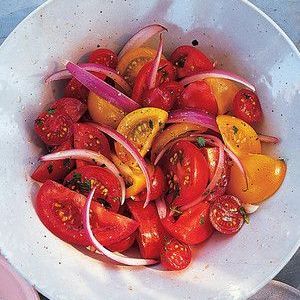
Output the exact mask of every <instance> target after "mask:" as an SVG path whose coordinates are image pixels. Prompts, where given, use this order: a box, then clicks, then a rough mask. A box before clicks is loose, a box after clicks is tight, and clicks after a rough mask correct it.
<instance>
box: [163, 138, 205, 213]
mask: <svg viewBox="0 0 300 300" xmlns="http://www.w3.org/2000/svg"><path fill="white" fill-rule="evenodd" d="M160 166H161V168H162V170H163V171H164V173H165V174H166V180H167V189H168V191H167V194H168V195H167V199H166V200H167V202H168V203H169V204H170V205H171V207H177V206H182V205H185V204H188V203H189V202H190V201H193V200H194V199H196V198H197V197H198V196H200V195H201V194H202V193H203V191H204V189H205V187H206V185H207V183H208V179H209V169H208V164H207V161H206V159H205V157H204V156H203V154H202V152H201V150H200V149H199V148H198V147H196V146H195V145H194V144H193V143H191V142H188V141H179V142H177V143H176V144H175V145H174V146H173V147H172V148H171V149H170V150H169V152H168V153H167V154H166V155H165V156H164V157H163V159H162V161H161V165H160Z"/></svg>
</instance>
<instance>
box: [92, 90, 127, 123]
mask: <svg viewBox="0 0 300 300" xmlns="http://www.w3.org/2000/svg"><path fill="white" fill-rule="evenodd" d="M87 104H88V110H89V113H90V115H91V117H92V119H93V121H95V122H97V123H101V124H105V125H108V126H111V127H113V128H117V127H118V125H119V123H120V122H121V120H122V119H123V118H124V116H125V115H126V113H125V112H124V111H122V110H121V109H119V108H118V107H116V106H114V105H112V104H110V103H109V102H107V101H106V100H105V99H103V98H101V97H99V96H97V95H96V94H94V93H90V94H89V97H88V102H87Z"/></svg>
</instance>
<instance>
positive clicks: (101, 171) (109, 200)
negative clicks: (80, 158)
mask: <svg viewBox="0 0 300 300" xmlns="http://www.w3.org/2000/svg"><path fill="white" fill-rule="evenodd" d="M64 186H66V187H68V188H69V189H71V190H74V191H76V192H78V193H81V194H83V195H85V196H87V195H88V194H89V192H90V191H91V189H92V188H93V187H94V186H97V188H96V191H95V194H94V197H93V201H94V202H98V203H100V204H101V205H103V207H105V208H106V209H108V210H109V211H113V212H117V211H118V210H119V208H120V199H121V188H120V185H119V181H118V180H117V178H116V177H115V176H114V175H113V174H112V173H111V172H110V171H108V170H107V169H105V168H102V167H98V166H91V165H86V166H82V167H80V168H77V169H75V170H73V171H72V172H71V173H70V174H69V175H68V176H67V177H66V178H65V180H64Z"/></svg>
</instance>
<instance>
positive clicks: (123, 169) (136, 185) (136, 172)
mask: <svg viewBox="0 0 300 300" xmlns="http://www.w3.org/2000/svg"><path fill="white" fill-rule="evenodd" d="M111 159H112V161H113V163H114V164H115V166H116V167H117V168H118V170H119V171H120V173H121V175H122V176H123V178H124V180H125V182H126V186H127V188H126V198H128V197H131V196H136V195H138V194H139V193H140V192H141V191H143V190H144V189H145V188H146V179H145V176H144V174H143V172H142V171H141V169H140V168H139V167H135V168H134V167H129V166H128V165H126V164H124V163H123V162H122V161H121V160H120V159H119V158H118V157H117V156H116V155H114V154H112V155H111Z"/></svg>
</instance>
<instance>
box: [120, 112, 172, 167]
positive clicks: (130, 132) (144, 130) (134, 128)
mask: <svg viewBox="0 0 300 300" xmlns="http://www.w3.org/2000/svg"><path fill="white" fill-rule="evenodd" d="M167 119H168V113H167V112H166V111H164V110H162V109H159V108H152V107H145V108H140V109H137V110H134V111H133V112H131V113H129V114H128V115H126V116H125V117H124V118H123V119H122V121H121V122H120V124H119V126H118V128H117V131H118V132H119V133H121V134H122V135H123V136H125V137H126V138H127V139H128V140H129V141H130V142H132V144H133V145H134V146H135V147H136V148H137V149H138V151H139V152H140V154H141V155H142V156H145V155H146V154H147V152H148V151H149V149H150V148H151V145H152V142H153V140H154V138H155V136H156V135H157V133H158V132H159V131H160V130H162V128H163V127H164V125H165V122H166V121H167ZM115 150H116V154H117V156H118V157H119V158H120V159H121V161H122V162H124V163H126V164H130V165H136V161H135V159H134V158H133V157H132V156H131V155H130V154H129V152H128V151H127V150H126V149H125V148H124V147H123V146H122V145H120V144H119V143H115Z"/></svg>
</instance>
